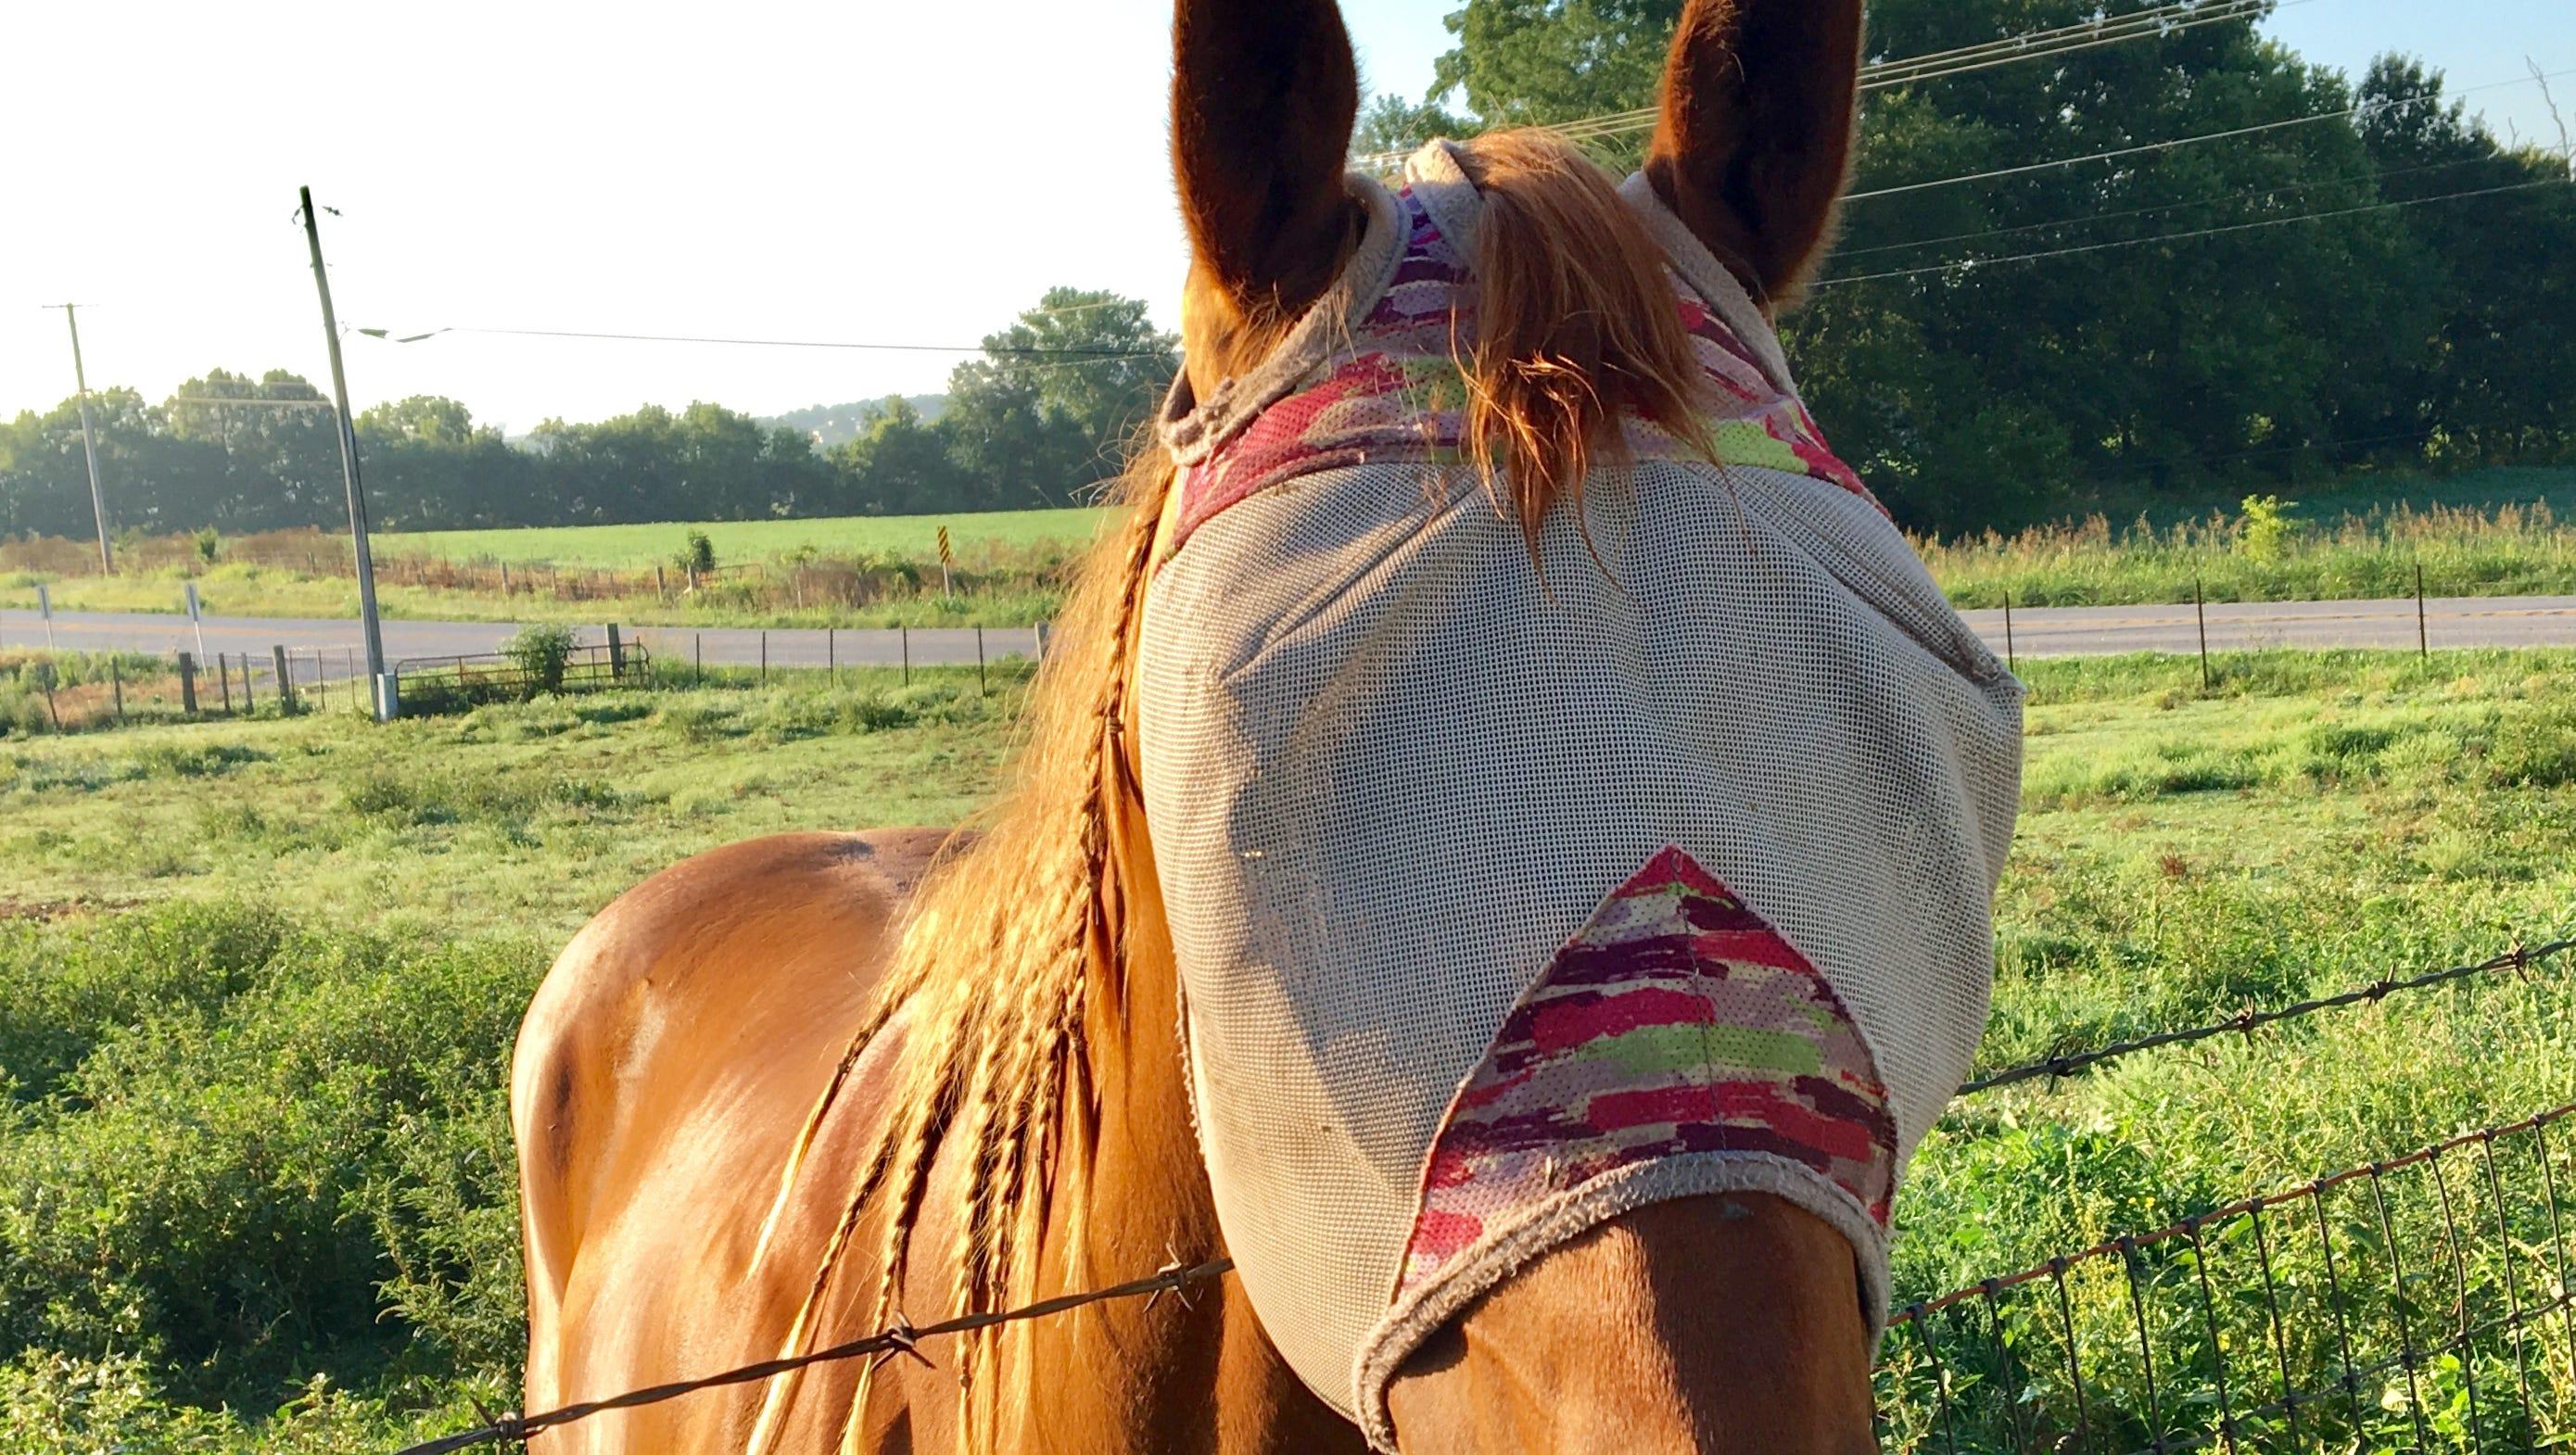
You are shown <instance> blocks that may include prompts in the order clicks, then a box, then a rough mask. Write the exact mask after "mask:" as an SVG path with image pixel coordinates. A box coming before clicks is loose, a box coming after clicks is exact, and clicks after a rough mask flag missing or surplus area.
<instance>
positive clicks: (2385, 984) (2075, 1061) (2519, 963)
mask: <svg viewBox="0 0 2576 1455" xmlns="http://www.w3.org/2000/svg"><path fill="white" fill-rule="evenodd" d="M2570 950H2576V939H2565V940H2553V941H2551V942H2550V943H2548V944H2545V945H2541V946H2538V947H2536V948H2526V947H2524V946H2521V945H2516V946H2515V947H2513V948H2512V949H2510V950H2507V951H2505V952H2504V953H2503V954H2501V955H2498V956H2496V957H2494V958H2493V959H2488V960H2480V961H2478V962H2477V963H2476V964H2474V965H2454V966H2452V967H2450V968H2449V969H2447V970H2435V971H2431V972H2429V973H2427V974H2423V975H2415V976H2410V977H2408V978H2406V979H2403V980H2398V979H2388V978H2382V979H2379V980H2374V981H2372V982H2371V983H2370V984H2368V985H2362V986H2356V987H2354V988H2353V989H2351V990H2347V991H2344V992H2342V993H2341V994H2338V995H2326V996H2319V997H2317V998H2316V999H2314V1000H2302V1001H2299V1002H2297V1003H2295V1004H2291V1005H2284V1006H2278V1007H2275V1008H2273V1009H2271V1010H2246V1011H2241V1012H2239V1013H2237V1014H2236V1015H2233V1016H2230V1017H2228V1018H2227V1019H2226V1020H2223V1021H2214V1022H2212V1023H2210V1024H2208V1025H2205V1026H2193V1027H2191V1028H2190V1029H2188V1030H2179V1031H2159V1032H2157V1033H2156V1034H2154V1035H2152V1036H2140V1037H2138V1038H2137V1039H2136V1040H2131V1041H2117V1042H2114V1043H2112V1044H2110V1045H2107V1046H2097V1047H2094V1048H2093V1049H2091V1050H2089V1051H2074V1052H2067V1053H2063V1054H2060V1055H2055V1056H2049V1057H2046V1058H2044V1059H2041V1060H2038V1061H2033V1062H2031V1063H2029V1064H2028V1065H2024V1066H2015V1067H2013V1068H2011V1069H2010V1070H2006V1071H1997V1072H1995V1073H1993V1074H1991V1075H1988V1076H1980V1077H1978V1078H1977V1079H1975V1080H1973V1081H1970V1082H1968V1083H1967V1084H1966V1085H1964V1086H1961V1087H1960V1088H1959V1095H1961V1096H1974V1095H1976V1094H1977V1093H1979V1092H1981V1091H1992V1090H1994V1089H1996V1088H1997V1087H2002V1086H2011V1085H2014V1084H2016V1083H2018V1082H2023V1081H2036V1080H2039V1079H2040V1078H2041V1077H2049V1078H2052V1079H2055V1078H2063V1077H2067V1076H2072V1075H2074V1074H2075V1073H2076V1072H2078V1071H2081V1070H2083V1069H2084V1068H2086V1067H2088V1066H2098V1065H2100V1064H2102V1063H2103V1062H2105V1061H2112V1060H2117V1059H2118V1058H2120V1057H2122V1056H2129V1055H2134V1054H2136V1053H2137V1052H2140V1051H2152V1050H2155V1049H2157V1048H2159V1047H2163V1046H2187V1045H2190V1044H2192V1043H2193V1042H2195V1041H2206V1040H2210V1039H2212V1038H2214V1037H2217V1036H2225V1035H2251V1034H2252V1033H2253V1032H2255V1031H2257V1030H2260V1029H2262V1028H2263V1027H2265V1026H2268V1025H2276V1024H2278V1023H2280V1022H2282V1021H2286V1020H2296V1019H2298V1018H2299V1017H2301V1016H2309V1015H2314V1014H2316V1013H2317V1012H2319V1011H2324V1010H2334V1009H2337V1008H2339V1007H2342V1006H2347V1005H2359V1004H2361V1003H2362V1002H2364V1001H2377V1000H2384V999H2386V998H2387V997H2389V996H2391V995H2395V994H2397V993H2399V992H2401V991H2407V990H2422V989H2425V988H2427V987H2429V986H2435V985H2446V984H2448V983H2450V982H2451V981H2454V980H2465V979H2468V978H2469V977H2471V976H2475V975H2486V974H2491V973H2493V972H2495V971H2498V970H2511V971H2513V972H2514V973H2516V974H2520V973H2522V972H2523V971H2525V970H2527V969H2529V968H2531V967H2532V966H2534V965H2538V964H2540V963H2542V962H2543V961H2547V960H2551V959H2554V958H2556V957H2558V956H2560V955H2563V954H2566V953H2567V952H2568V951H2570Z"/></svg>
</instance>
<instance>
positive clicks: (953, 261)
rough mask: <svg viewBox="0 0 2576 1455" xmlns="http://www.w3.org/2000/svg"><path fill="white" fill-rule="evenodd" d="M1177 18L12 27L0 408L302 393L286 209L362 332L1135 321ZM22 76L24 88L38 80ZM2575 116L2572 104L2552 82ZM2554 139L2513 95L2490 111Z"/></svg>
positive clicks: (382, 379)
mask: <svg viewBox="0 0 2576 1455" xmlns="http://www.w3.org/2000/svg"><path fill="white" fill-rule="evenodd" d="M1454 4H1455V0H1345V6H1346V10H1347V12H1348V14H1349V16H1350V21H1351V25H1352V29H1353V32H1354V34H1355V36H1356V37H1357V39H1358V42H1359V45H1360V48H1361V51H1362V54H1363V64H1364V65H1365V67H1366V69H1367V72H1368V75H1369V80H1370V83H1371V86H1372V88H1373V89H1376V90H1400V91H1404V92H1407V93H1409V94H1419V93H1420V92H1421V91H1422V90H1423V89H1424V88H1425V86H1427V84H1428V83H1429V80H1430V73H1431V62H1432V58H1433V57H1434V56H1436V55H1438V54H1439V53H1440V52H1441V51H1442V50H1444V49H1446V47H1447V36H1446V34H1445V32H1444V31H1443V30H1442V28H1441V24H1440V20H1441V16H1442V15H1443V14H1444V13H1445V12H1446V11H1448V10H1449V9H1451V8H1452V7H1453V5H1454ZM2570 14H2571V12H2570V11H2569V10H2568V9H2567V8H2566V5H2565V0H2455V3H2442V4H2436V3H2431V0H2301V3H2294V4H2291V5H2289V6H2288V7H2287V8H2285V9H2283V10H2282V11H2281V12H2280V13H2279V15H2278V16H2277V18H2276V19H2275V20H2274V21H2273V22H2272V31H2273V33H2274V34H2276V35H2278V36H2280V37H2281V38H2283V39H2285V40H2287V41H2288V42H2289V43H2291V44H2292V45H2293V46H2295V47H2297V48H2298V49H2299V50H2301V51H2302V52H2303V53H2305V54H2306V55H2307V56H2308V57H2309V58H2310V59H2311V60H2315V61H2319V62H2324V63H2328V64H2332V65H2337V66H2342V67H2347V68H2357V67H2359V66H2361V65H2363V64H2365V63H2366V62H2367V60H2368V59H2369V57H2370V56H2371V55H2372V54H2374V53H2375V52H2378V51H2381V50H2386V49H2391V48H2396V49H2405V50H2410V51H2413V52H2416V53H2418V54H2421V55H2423V56H2425V57H2426V58H2428V59H2430V60H2431V61H2433V62H2434V63H2435V64H2437V65H2439V66H2442V67H2443V68H2445V69H2447V70H2448V71H2449V73H2450V76H2451V80H2452V83H2453V85H2454V86H2474V85H2477V84H2479V83H2482V82H2489V81H2497V80H2507V79H2511V78H2515V77H2519V76H2521V75H2522V74H2523V57H2524V56H2525V55H2529V56H2531V57H2533V58H2534V59H2536V60H2538V61H2539V62H2540V63H2541V65H2542V67H2543V68H2544V69H2546V70H2553V71H2555V70H2566V69H2569V68H2576V25H2571V24H2570ZM1168 24H1169V12H1168V10H1167V9H1166V8H1165V7H1164V6H1163V5H1161V4H1159V3H1155V0H1119V3H1115V4H1084V5H1065V4H1061V3H1044V0H994V3H985V4H955V3H950V4H931V5H911V4H868V5H848V4H843V5H811V4H792V3H783V0H733V3H730V4H727V5H724V6H719V7H713V8H709V7H704V6H680V5H674V4H669V3H663V4H658V5H657V4H653V3H650V0H647V3H643V4H635V3H629V4H624V5H617V6H611V5H606V4H579V5H576V4H568V3H563V0H512V3H506V4H504V3H496V0H452V3H450V4H447V5H444V6H438V7H430V8H423V7H420V6H400V5H393V6H387V5H348V4H343V3H324V0H263V3H261V4H258V5H253V6H241V5H212V4H206V3H203V0H175V3H174V0H144V3H139V4H129V5H123V6H115V7H100V6H97V5H90V4H75V3H71V0H22V3H21V4H18V5H16V6H13V7H12V13H11V16H10V19H9V21H8V25H7V30H8V32H9V40H10V46H9V49H10V50H11V51H12V52H14V53H15V54H16V55H17V56H19V57H20V63H19V64H17V65H15V66H13V67H12V68H11V76H10V81H9V84H8V86H7V87H6V88H5V89H0V138H8V139H10V140H11V141H13V142H14V143H15V146H14V150H15V151H16V153H17V162H18V165H17V166H16V167H15V168H14V169H13V175H14V177H15V180H14V181H13V182H12V183H11V185H10V186H9V187H8V188H7V189H6V196H7V198H8V200H9V204H10V205H9V208H8V210H7V211H6V212H5V213H0V414H9V413H15V412H16V411H17V410H19V409H21V408H27V407H42V406H46V405H50V404H51V403H53V402H54V401H56V400H59V399H61V398H63V397H64V396H66V395H67V394H69V393H70V391H71V368H70V359H69V357H68V353H69V350H68V347H67V344H66V340H65V337H64V330H63V321H62V315H61V314H59V313H45V312H40V311H38V310H39V306H40V305H42V304H45V303H51V302H58V301H61V300H64V299H72V300H76V301H78V302H80V303H81V304H82V305H83V308H82V312H81V332H82V342H83V345H84V349H85V351H86V354H87V357H88V364H89V377H90V381H91V384H92V385H93V386H94V387H97V386H104V385H108V384H132V385H136V386H139V387H140V388H142V389H143V390H144V391H145V392H146V393H147V394H148V395H149V396H151V397H153V398H156V399H157V398H159V397H161V396H162V395H163V394H166V393H167V392H169V391H170V390H171V389H173V388H174V387H175V386H176V385H177V384H179V383H180V381H182V380H183V379H186V378H187V377H189V376H191V375H194V374H198V373H201V372H203V371H204V370H205V369H207V368H210V367H217V366H221V367H228V368H233V369H240V370H246V371H257V370H262V369H266V368H270V367H286V368H292V369H296V370H298V371H300V372H302V373H304V374H305V375H306V376H307V377H309V378H311V379H313V380H315V381H316V382H317V383H319V382H322V381H323V380H324V379H325V378H326V377H327V369H326V364H325V360H324V356H323V350H322V339H321V328H320V322H319V317H318V314H317V312H316V306H315V301H314V296H313V288H312V279H311V273H310V270H309V269H308V267H307V266H306V261H305V252H304V241H303V238H302V236H301V234H300V232H299V231H298V230H297V229H296V227H295V226H294V224H293V221H292V214H293V212H294V208H295V189H296V187H297V186H298V185H299V184H306V183H309V184H310V185H312V187H313V188H314V191H315V194H316V196H317V198H318V199H319V200H320V201H321V202H323V203H324V204H325V205H327V206H331V207H336V208H338V209H340V212H341V215H340V216H337V217H332V216H326V217H325V218H324V219H323V222H324V233H323V241H324V245H325V247H326V249H327V250H328V252H329V254H330V257H331V268H332V275H333V278H332V285H333V288H334V291H335V294H336V299H337V302H338V305H339V310H340V317H341V319H342V321H343V322H344V323H346V324H350V325H354V326H382V327H390V328H393V329H395V330H397V331H400V332H422V331H426V330H429V329H433V328H440V327H449V326H454V327H486V328H539V329H548V328H551V329H576V330H596V331H606V332H627V333H676V334H720V335H727V336H752V337H763V338H796V339H837V340H859V341H878V342H896V343H918V344H962V345H969V346H971V345H973V344H974V343H975V342H976V340H978V339H979V338H981V337H982V336H983V335H984V334H985V333H986V332H988V331H990V330H992V329H994V328H996V327H998V326H1000V325H1001V324H1002V323H1004V322H1005V321H1006V320H1007V319H1008V318H1009V317H1010V316H1011V315H1012V314H1013V313H1015V312H1016V311H1017V310H1019V309H1021V308H1023V307H1026V306H1028V305H1029V304H1031V303H1033V302H1034V301H1035V300H1036V298H1037V297H1038V295H1039V294H1040V293H1042V292H1043V291H1044V290H1045V289H1046V288H1048V287H1049V286H1051V285H1055V284H1060V283H1061V284H1072V285H1077V286H1082V287H1097V288H1111V289H1116V290H1118V291H1119V292H1122V293H1127V294H1131V295H1137V296H1142V297H1144V298H1147V299H1149V300H1151V301H1152V303H1153V306H1154V309H1155V313H1156V315H1157V317H1159V318H1160V319H1162V320H1163V321H1164V322H1165V323H1166V324H1168V323H1170V322H1171V320H1172V318H1173V315H1174V310H1175V307H1176V304H1177V298H1178V294H1179V282H1180V275H1181V269H1182V266H1183V256H1182V250H1181V242H1180V233H1179V225H1178V222H1177V220H1176V218H1175V215H1174V212H1173V209H1172V205H1171V201H1170V190H1169V187H1170V184H1169V181H1168V178H1167V174H1166V171H1165V165H1166V163H1165V160H1164V150H1163V146H1164V137H1163V127H1164V123H1163V96H1164V84H1165V74H1166V72H1165V67H1166V65H1167V58H1166V47H1167V44H1168V42H1167V38H1166V29H1167V26H1168ZM38 58H43V60H42V61H41V63H37V62H38ZM2558 92H2559V95H2560V98H2561V101H2562V104H2563V105H2565V107H2566V109H2568V111H2569V112H2570V120H2571V123H2576V77H2570V78H2568V79H2566V80H2562V81H2560V82H2559V83H2558ZM2469 99H2470V101H2471V105H2472V107H2473V109H2479V110H2483V111H2485V112H2486V114H2487V115H2488V116H2489V118H2490V119H2491V120H2492V121H2493V122H2494V123H2495V124H2496V126H2497V129H2498V130H2499V131H2501V130H2503V129H2504V125H2505V123H2506V122H2508V121H2510V122H2512V123H2513V124H2514V125H2516V126H2518V127H2519V128H2520V129H2521V130H2522V132H2523V133H2524V134H2525V135H2526V136H2529V135H2532V134H2534V133H2546V134H2547V135H2549V137H2550V138H2551V139H2552V140H2554V139H2555V131H2554V128H2553V127H2552V125H2551V123H2550V121H2549V118H2548V114H2547V111H2546V109H2545V108H2544V107H2543V106H2542V105H2541V103H2540V98H2539V93H2538V88H2536V87H2534V86H2531V85H2528V84H2524V85H2519V86H2510V87H2502V88H2498V89H2493V90H2486V91H2481V92H2479V93H2477V94H2476V95H2474V96H2472V97H2471V98H2469ZM954 358H955V356H954V355H947V354H899V353H882V354H880V353H864V352H839V351H832V352H825V351H818V350H790V349H755V348H727V347H712V346H694V345H680V344H639V343H601V342H573V341H563V340H552V339H531V338H501V337H483V336H472V335H466V334H453V335H449V336H446V337H442V338H437V339H434V340H431V341H429V342H426V343H419V344H412V345H407V346H396V345H391V344H386V343H380V342H377V341H375V340H372V339H366V338H352V339H351V340H350V341H349V352H348V365H349V382H350V388H351V391H352V393H353V394H354V395H355V397H356V399H357V402H358V404H359V406H360V407H362V408H363V407H364V406H366V405H367V404H370V403H373V402H375V401H378V400H381V399H387V398H398V397H401V396H404V395H408V394H414V393H435V394H446V395H451V396H454V397H456V398H459V399H462V400H464V401H465V402H466V403H467V404H468V405H470V406H471V407H472V408H473V410H474V412H475V414H476V416H477V417H478V418H480V419H482V420H485V421H487V422H496V423H501V424H504V425H506V426H507V427H509V428H510V429H511V430H512V431H513V432H519V431H524V430H526V429H527V428H529V427H531V426H533V425H535V424H536V423H537V422H538V420H539V419H541V418H543V417H545V416H547V415H560V416H563V417H566V418H570V419H595V418H599V417H602V416H605V415H609V414H614V413H618V412H621V411H623V410H627V409H632V408H634V407H635V406H636V405H637V404H639V403H642V402H645V401H648V400H649V401H655V402H660V403H665V404H670V405H675V406H676V405H681V404H685V403H687V402H688V401H690V400H692V399H714V400H719V401H721V402H723V403H726V404H729V405H732V406H734V407H737V408H742V409H748V410H752V411H754V412H763V413H766V412H775V411H778V410H783V409H788V408H793V407H796V406H798V405H803V404H814V403H839V402H842V401H845V400H851V399H862V398H869V397H874V396H877V395H882V394H886V393H893V392H905V393H919V392H930V391H935V390H938V389H939V388H941V387H942V384H943V381H944V380H945V378H946V375H947V371H948V367H949V365H950V364H951V363H952V362H954Z"/></svg>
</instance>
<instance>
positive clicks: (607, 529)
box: [375, 510, 1109, 571]
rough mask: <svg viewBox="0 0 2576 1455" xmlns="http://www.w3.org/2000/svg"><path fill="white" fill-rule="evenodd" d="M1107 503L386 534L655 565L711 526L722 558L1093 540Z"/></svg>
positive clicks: (925, 552) (928, 554) (461, 552)
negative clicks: (944, 533) (945, 539)
mask: <svg viewBox="0 0 2576 1455" xmlns="http://www.w3.org/2000/svg"><path fill="white" fill-rule="evenodd" d="M1108 515H1109V512H1108V511H1106V510H1017V511H1005V512H997V513H993V514H984V515H947V516H929V515H911V516H848V517H843V518H841V519H838V520H742V521H706V522H682V523H675V524H668V525H580V526H557V527H553V528H548V529H531V530H442V531H421V532H417V533H414V534H407V535H381V536H377V537H376V538H375V547H376V550H377V551H378V552H380V553H382V554H383V555H386V556H425V557H432V558H436V559H440V560H450V561H486V560H488V561H508V562H510V563H511V564H512V565H518V564H521V563H523V562H528V563H533V562H539V561H543V562H548V563H551V564H553V565H557V566H613V567H618V568H622V569H626V570H648V571H649V570H651V569H652V568H653V565H654V563H655V562H657V561H658V562H668V561H669V560H670V559H671V558H672V557H674V556H676V555H678V554H679V552H680V551H681V549H682V548H683V547H685V546H686V545H687V544H688V539H689V532H691V531H693V530H694V531H704V532H705V533H706V535H707V539H708V540H709V541H711V542H713V543H714V545H715V548H716V559H717V560H718V561H720V562H727V563H731V562H736V561H765V560H773V559H776V558H779V557H784V556H792V555H794V554H796V553H797V552H798V551H806V550H810V551H812V552H814V553H815V554H817V555H823V556H878V555H893V556H902V557H905V558H907V559H911V560H932V561H935V560H937V559H938V556H939V528H940V527H941V526H943V525H944V526H946V527H948V534H949V540H950V542H951V544H952V545H953V546H954V547H955V548H956V549H957V551H958V552H959V553H960V554H964V553H966V552H968V551H970V550H976V549H981V548H989V547H994V546H1000V547H1006V548H1017V547H1024V546H1036V545H1056V544H1067V545H1074V546H1080V545H1084V544H1088V543H1089V542H1090V541H1091V540H1092V539H1093V537H1095V536H1096V535H1097V534H1098V533H1099V530H1100V524H1101V522H1102V521H1103V520H1104V519H1106V518H1107V517H1108Z"/></svg>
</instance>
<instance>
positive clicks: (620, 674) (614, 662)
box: [608, 621, 626, 682]
mask: <svg viewBox="0 0 2576 1455" xmlns="http://www.w3.org/2000/svg"><path fill="white" fill-rule="evenodd" d="M608 677H609V680H610V681H612V682H623V681H625V680H626V639H625V638H624V637H621V636H619V635H618V634H617V623H615V622H613V621H612V622H610V623H609V624H608Z"/></svg>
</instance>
